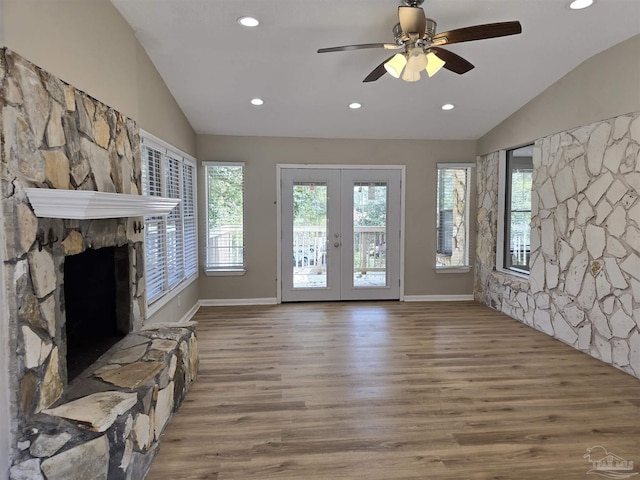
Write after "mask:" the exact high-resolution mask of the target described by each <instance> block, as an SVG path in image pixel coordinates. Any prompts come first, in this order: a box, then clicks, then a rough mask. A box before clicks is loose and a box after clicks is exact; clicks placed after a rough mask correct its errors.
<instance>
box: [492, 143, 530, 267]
mask: <svg viewBox="0 0 640 480" xmlns="http://www.w3.org/2000/svg"><path fill="white" fill-rule="evenodd" d="M532 180H533V145H527V146H524V147H520V148H516V149H513V150H507V152H506V162H505V175H504V189H503V191H504V221H503V231H502V233H503V245H502V259H499V260H502V266H503V268H505V269H508V270H513V271H516V272H520V273H524V274H527V273H528V272H529V256H530V253H531V241H530V238H531V183H532Z"/></svg>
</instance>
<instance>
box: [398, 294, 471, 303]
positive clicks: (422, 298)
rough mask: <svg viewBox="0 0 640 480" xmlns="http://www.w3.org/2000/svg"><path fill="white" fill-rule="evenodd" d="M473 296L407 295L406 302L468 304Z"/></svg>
mask: <svg viewBox="0 0 640 480" xmlns="http://www.w3.org/2000/svg"><path fill="white" fill-rule="evenodd" d="M472 300H474V298H473V295H405V296H404V301H405V302H468V301H472Z"/></svg>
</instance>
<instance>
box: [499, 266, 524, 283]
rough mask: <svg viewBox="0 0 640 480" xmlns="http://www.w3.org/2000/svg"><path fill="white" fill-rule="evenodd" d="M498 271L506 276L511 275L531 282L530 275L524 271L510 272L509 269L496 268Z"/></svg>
mask: <svg viewBox="0 0 640 480" xmlns="http://www.w3.org/2000/svg"><path fill="white" fill-rule="evenodd" d="M496 271H497V272H500V273H504V274H505V275H511V276H513V277H518V278H524V279H526V280H529V274H528V273H524V271H522V272H520V271H518V270H509V269H508V268H499V267H496Z"/></svg>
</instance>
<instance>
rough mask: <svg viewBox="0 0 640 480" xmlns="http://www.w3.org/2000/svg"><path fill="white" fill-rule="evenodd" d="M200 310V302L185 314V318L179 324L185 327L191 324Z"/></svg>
mask: <svg viewBox="0 0 640 480" xmlns="http://www.w3.org/2000/svg"><path fill="white" fill-rule="evenodd" d="M199 308H200V302H199V301H198V302H197V303H196V304H195V305H194V306H193V307H191V309H190V310H189V311H188V312H187V313H185V314H184V316H183V317H182V318H181V319H180V321H179V322H178V324H181V325H184V324H185V323H187V322H189V321H190V320H191V319H192V318H193V316H194V315H195V314H196V313H197V312H198V309H199Z"/></svg>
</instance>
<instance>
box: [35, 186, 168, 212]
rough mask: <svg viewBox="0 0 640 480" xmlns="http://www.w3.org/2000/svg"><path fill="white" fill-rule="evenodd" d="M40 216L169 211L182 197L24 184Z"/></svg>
mask: <svg viewBox="0 0 640 480" xmlns="http://www.w3.org/2000/svg"><path fill="white" fill-rule="evenodd" d="M24 190H25V192H26V194H27V197H28V198H29V202H30V203H31V206H32V207H33V211H34V212H35V214H36V216H37V217H40V218H70V219H77V220H91V219H99V218H126V217H140V216H144V215H168V214H169V212H171V210H173V208H174V207H175V206H176V205H178V203H180V199H179V198H166V197H155V196H152V195H128V194H124V193H108V192H94V191H87V190H62V189H55V188H25V189H24Z"/></svg>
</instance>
